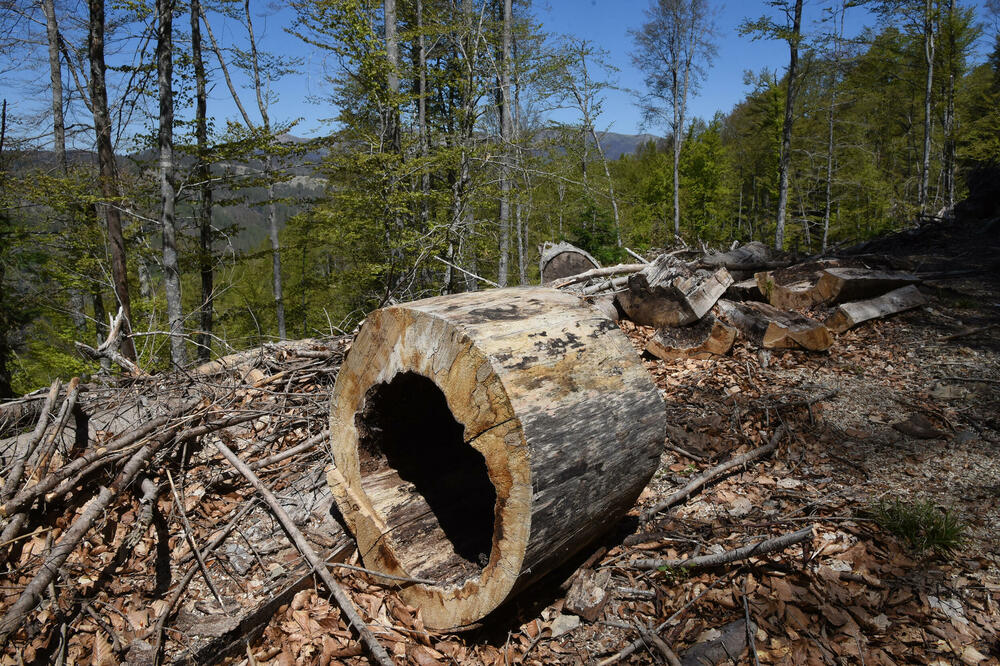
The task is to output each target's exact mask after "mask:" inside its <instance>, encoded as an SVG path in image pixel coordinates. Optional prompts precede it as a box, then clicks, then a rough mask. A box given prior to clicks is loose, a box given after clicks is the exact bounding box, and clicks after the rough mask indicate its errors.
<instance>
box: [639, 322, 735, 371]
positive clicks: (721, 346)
mask: <svg viewBox="0 0 1000 666" xmlns="http://www.w3.org/2000/svg"><path fill="white" fill-rule="evenodd" d="M735 340H736V329H735V328H733V327H732V326H729V325H727V324H725V323H723V322H722V321H720V320H718V319H717V318H716V317H714V316H713V315H708V316H706V317H704V318H702V320H701V321H699V322H698V323H696V324H694V325H693V326H683V327H681V328H661V329H660V330H659V331H657V332H656V335H654V336H653V337H652V338H650V339H649V342H647V343H646V351H648V352H649V353H650V354H652V355H653V356H656V357H657V358H662V359H663V360H665V361H674V360H677V359H683V358H702V359H704V358H712V357H713V356H722V355H724V354H726V353H728V352H729V350H730V349H732V347H733V342H734V341H735Z"/></svg>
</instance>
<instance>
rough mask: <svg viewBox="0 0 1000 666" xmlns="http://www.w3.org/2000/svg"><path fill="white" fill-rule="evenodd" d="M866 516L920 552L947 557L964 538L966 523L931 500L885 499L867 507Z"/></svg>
mask: <svg viewBox="0 0 1000 666" xmlns="http://www.w3.org/2000/svg"><path fill="white" fill-rule="evenodd" d="M866 513H867V514H868V515H870V516H871V518H872V519H873V520H874V521H875V522H876V523H878V525H879V526H880V527H881V528H882V529H884V530H886V531H888V532H891V533H892V534H894V535H896V536H897V537H899V538H900V539H903V540H904V541H905V542H906V543H907V544H908V545H909V547H910V548H912V549H913V550H914V551H915V552H917V553H923V552H924V551H927V550H932V551H934V552H935V553H937V554H947V553H949V552H951V551H953V550H955V549H957V548H958V547H959V546H961V545H962V543H963V541H964V539H965V529H966V527H965V523H964V522H962V520H961V519H960V518H959V517H958V516H957V515H955V514H954V513H953V512H952V511H951V510H949V509H946V510H941V509H939V508H937V507H936V506H934V504H933V503H932V502H929V501H905V500H902V499H900V498H889V499H882V500H879V501H878V502H877V503H875V504H873V505H871V506H870V507H868V509H867V510H866Z"/></svg>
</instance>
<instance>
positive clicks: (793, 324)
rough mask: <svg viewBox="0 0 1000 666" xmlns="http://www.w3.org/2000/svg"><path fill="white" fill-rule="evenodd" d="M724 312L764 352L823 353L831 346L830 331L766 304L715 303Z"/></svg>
mask: <svg viewBox="0 0 1000 666" xmlns="http://www.w3.org/2000/svg"><path fill="white" fill-rule="evenodd" d="M719 307H720V311H721V312H722V313H724V315H725V317H727V318H728V319H729V320H730V321H731V322H732V323H733V324H734V325H735V326H736V327H737V328H738V329H740V330H741V331H742V332H743V334H744V335H746V336H747V338H748V339H749V340H751V341H752V342H754V343H756V344H759V345H760V346H762V347H764V348H765V349H794V348H799V347H801V348H802V349H808V350H809V351H825V350H827V349H829V348H830V346H831V345H832V344H833V336H832V335H831V334H830V330H829V329H828V328H827V327H826V326H824V325H823V324H821V323H819V322H818V321H816V320H815V319H810V318H809V317H805V316H803V315H800V314H798V313H795V312H785V311H784V310H779V309H778V308H776V307H774V306H772V305H768V304H767V303H734V302H732V301H721V300H720V301H719Z"/></svg>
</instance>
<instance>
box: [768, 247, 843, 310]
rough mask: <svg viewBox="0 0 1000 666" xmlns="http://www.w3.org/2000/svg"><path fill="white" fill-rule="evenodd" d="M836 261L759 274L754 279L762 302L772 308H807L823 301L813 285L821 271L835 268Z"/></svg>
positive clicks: (819, 262) (823, 298) (822, 297)
mask: <svg viewBox="0 0 1000 666" xmlns="http://www.w3.org/2000/svg"><path fill="white" fill-rule="evenodd" d="M839 265H840V262H839V261H838V260H837V259H824V260H822V261H811V262H808V263H804V264H796V265H795V266H789V267H788V268H779V269H778V270H774V271H762V272H760V273H757V274H756V275H755V276H754V277H755V278H756V280H757V288H758V289H759V290H760V293H762V294H763V295H764V300H765V301H767V302H768V303H770V304H771V305H773V306H774V307H776V308H782V309H789V308H809V307H812V306H813V305H816V304H817V303H822V302H823V301H824V300H826V298H825V295H824V294H823V293H822V292H820V291H819V290H818V289H817V288H816V286H817V284H819V281H820V277H821V275H822V274H823V271H824V270H826V269H828V268H833V267H836V266H839Z"/></svg>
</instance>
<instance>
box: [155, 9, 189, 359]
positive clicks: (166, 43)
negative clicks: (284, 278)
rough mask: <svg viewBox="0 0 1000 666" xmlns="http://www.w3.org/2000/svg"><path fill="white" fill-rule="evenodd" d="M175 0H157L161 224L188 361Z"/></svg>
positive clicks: (174, 354)
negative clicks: (177, 159)
mask: <svg viewBox="0 0 1000 666" xmlns="http://www.w3.org/2000/svg"><path fill="white" fill-rule="evenodd" d="M173 14H174V3H173V0H156V25H157V40H156V74H157V82H158V88H159V97H160V131H159V147H160V226H162V228H163V283H164V289H165V291H166V296H167V320H168V323H169V328H170V360H171V361H173V363H174V365H176V366H177V367H180V368H183V367H184V366H185V365H187V350H186V349H185V346H184V313H183V311H182V309H181V274H180V267H179V266H178V263H177V220H176V215H175V209H176V205H177V193H176V191H175V189H174V91H173V77H174V62H173V46H174V44H173V26H174V21H173Z"/></svg>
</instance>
